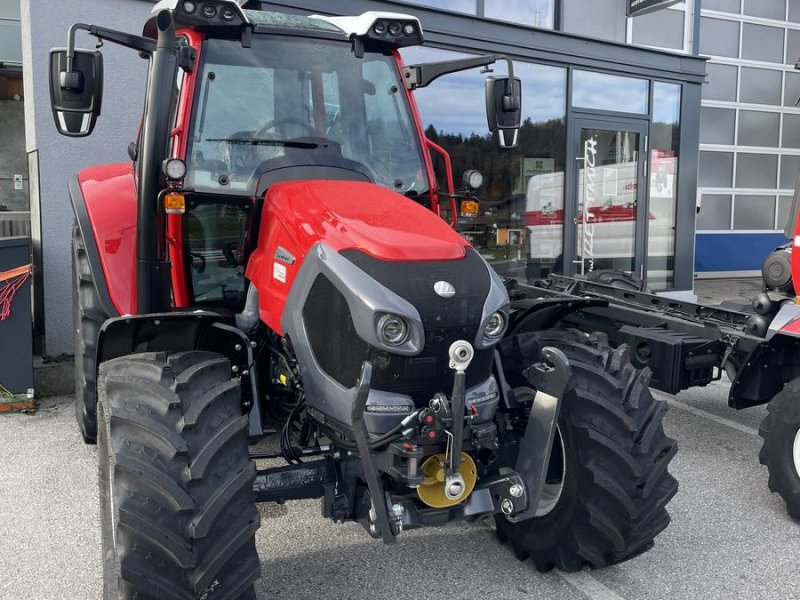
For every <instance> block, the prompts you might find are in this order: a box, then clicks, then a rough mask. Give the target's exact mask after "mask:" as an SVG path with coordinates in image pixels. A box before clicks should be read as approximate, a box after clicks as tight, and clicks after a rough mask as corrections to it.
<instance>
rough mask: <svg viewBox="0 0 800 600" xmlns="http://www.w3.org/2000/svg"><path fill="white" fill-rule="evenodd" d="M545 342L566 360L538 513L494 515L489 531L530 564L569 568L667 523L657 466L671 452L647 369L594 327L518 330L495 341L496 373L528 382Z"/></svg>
mask: <svg viewBox="0 0 800 600" xmlns="http://www.w3.org/2000/svg"><path fill="white" fill-rule="evenodd" d="M545 346H552V347H555V348H558V349H560V350H562V351H563V352H564V353H565V354H566V355H567V358H569V361H570V366H571V368H572V376H571V378H570V381H569V383H568V384H567V389H566V390H565V392H564V397H563V399H562V405H561V413H560V415H559V419H558V434H557V436H556V440H555V442H554V447H553V452H552V455H551V459H550V468H549V469H548V477H547V480H546V487H547V488H548V489H547V490H546V493H545V494H543V498H542V501H541V502H540V503H539V510H538V513H539V515H540V516H536V517H534V518H531V519H528V520H526V521H522V522H520V523H511V522H510V521H508V520H507V519H506V518H505V516H503V515H498V516H496V517H495V520H496V523H497V535H498V538H499V539H500V540H501V541H509V542H510V543H511V545H512V546H513V548H514V552H515V554H516V556H517V558H519V559H520V560H525V559H526V558H529V557H530V558H531V559H532V561H533V563H534V565H535V566H536V568H537V569H538V570H539V571H549V570H550V569H552V568H553V567H558V568H559V569H561V570H562V571H578V570H580V569H582V568H583V567H584V566H589V567H605V566H608V565H612V564H615V563H619V562H622V561H625V560H628V559H630V558H633V557H635V556H637V555H639V554H641V553H642V552H645V551H646V550H648V549H650V548H651V547H652V546H653V539H654V538H655V537H656V536H657V535H658V534H659V533H660V532H661V531H663V530H664V528H665V527H666V526H667V525H668V523H669V515H668V514H667V511H666V509H665V507H666V505H667V503H668V502H669V501H670V499H671V498H672V497H673V496H674V495H675V493H676V492H677V490H678V484H677V482H676V481H675V479H674V478H673V477H672V475H670V474H669V472H668V471H667V466H668V465H669V462H670V461H671V460H672V458H673V457H674V456H675V452H676V451H677V445H676V443H675V441H674V440H673V439H671V438H669V437H667V436H666V435H665V434H664V429H663V426H662V420H663V417H664V414H665V412H666V403H665V402H664V401H663V400H658V399H655V398H653V396H652V394H651V393H650V390H649V388H648V382H649V371H647V370H645V371H637V370H636V369H635V368H634V367H633V365H631V363H630V360H629V358H628V353H627V349H626V347H625V346H621V347H619V348H617V349H612V348H611V347H610V346H609V345H608V341H607V340H606V338H605V336H603V335H602V334H596V335H592V336H589V335H587V334H583V333H580V332H578V331H576V330H563V331H558V330H548V331H541V332H530V333H523V334H520V335H517V336H514V337H512V338H509V339H507V340H504V341H503V342H502V344H501V353H502V354H503V364H504V368H505V371H506V376H507V377H508V379H509V383H511V385H512V386H514V387H518V388H519V387H524V386H529V385H530V384H529V383H527V381H525V379H524V378H523V377H522V375H521V373H522V370H523V369H525V368H527V367H528V366H530V364H531V363H533V362H538V361H539V360H541V359H540V356H541V350H542V348H544V347H545Z"/></svg>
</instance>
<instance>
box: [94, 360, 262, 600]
mask: <svg viewBox="0 0 800 600" xmlns="http://www.w3.org/2000/svg"><path fill="white" fill-rule="evenodd" d="M98 392H99V394H98V396H99V402H98V418H99V424H100V428H99V436H98V444H99V448H98V451H99V460H98V465H99V482H100V509H101V517H102V547H103V598H104V599H106V600H112V599H113V600H117V599H126V600H133V599H136V600H184V599H185V600H196V599H198V598H203V599H204V600H237V599H244V598H252V597H254V595H253V581H254V580H255V579H257V578H258V575H259V568H260V567H259V560H258V554H257V553H256V548H255V533H256V530H257V529H258V526H259V515H258V512H257V510H256V508H255V502H254V497H253V479H254V477H255V465H254V463H253V462H252V461H251V460H250V458H249V454H248V449H247V441H248V440H247V429H246V425H247V417H246V416H245V415H242V411H241V404H240V389H239V382H238V381H237V380H235V379H231V371H230V363H229V362H228V360H227V359H224V358H221V357H220V356H219V355H217V354H214V353H211V352H184V353H180V354H173V355H167V354H165V353H148V354H134V355H131V356H126V357H122V358H117V359H114V360H111V361H108V362H106V363H103V364H102V365H101V367H100V377H99V380H98Z"/></svg>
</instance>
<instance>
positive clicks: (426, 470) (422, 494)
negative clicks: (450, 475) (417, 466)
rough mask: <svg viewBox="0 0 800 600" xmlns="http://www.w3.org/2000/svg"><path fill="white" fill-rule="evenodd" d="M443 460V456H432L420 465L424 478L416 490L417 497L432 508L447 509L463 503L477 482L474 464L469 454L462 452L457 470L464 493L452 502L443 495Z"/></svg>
mask: <svg viewBox="0 0 800 600" xmlns="http://www.w3.org/2000/svg"><path fill="white" fill-rule="evenodd" d="M445 458H446V456H445V455H444V454H434V455H433V456H429V457H428V458H427V459H426V460H425V462H424V463H422V473H423V474H424V475H425V478H424V479H423V480H422V484H420V486H419V487H418V488H417V495H418V496H419V499H420V500H422V501H423V502H424V503H425V504H427V505H428V506H432V507H433V508H447V507H448V506H455V505H456V504H458V503H460V502H463V501H464V500H466V499H467V497H468V496H469V495H470V494H471V493H472V490H473V489H474V488H475V482H476V481H478V473H477V470H476V469H475V462H474V461H473V460H472V457H471V456H470V455H469V454H467V453H466V452H462V453H461V466H460V467H459V468H458V470H459V472H460V473H461V477H463V478H464V493H463V494H461V495H460V496H459V497H458V498H456V499H454V500H451V499H450V498H448V497H447V496H446V495H445V493H444V477H445V469H446V464H445Z"/></svg>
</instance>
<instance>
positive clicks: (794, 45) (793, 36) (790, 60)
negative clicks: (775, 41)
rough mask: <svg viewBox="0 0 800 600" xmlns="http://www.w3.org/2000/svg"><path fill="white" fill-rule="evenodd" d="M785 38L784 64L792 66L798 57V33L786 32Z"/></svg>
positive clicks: (799, 37)
mask: <svg viewBox="0 0 800 600" xmlns="http://www.w3.org/2000/svg"><path fill="white" fill-rule="evenodd" d="M787 35H788V37H787V38H786V63H787V64H790V65H794V63H796V62H797V61H798V57H800V31H796V30H794V29H788V30H787Z"/></svg>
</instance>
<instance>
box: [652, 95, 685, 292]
mask: <svg viewBox="0 0 800 600" xmlns="http://www.w3.org/2000/svg"><path fill="white" fill-rule="evenodd" d="M680 116H681V86H679V85H677V84H674V83H664V82H661V81H656V82H655V83H654V84H653V121H652V124H651V125H650V133H651V137H652V140H651V144H650V146H651V150H650V215H651V218H650V219H649V221H648V229H649V235H648V238H647V282H648V285H649V286H650V288H651V289H654V290H663V289H668V288H672V287H673V286H674V271H673V268H672V264H673V262H674V261H673V260H672V259H674V257H675V209H676V203H677V197H678V150H679V147H680V146H679V140H680Z"/></svg>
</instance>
